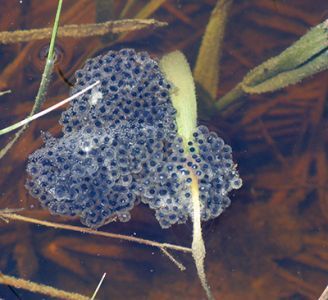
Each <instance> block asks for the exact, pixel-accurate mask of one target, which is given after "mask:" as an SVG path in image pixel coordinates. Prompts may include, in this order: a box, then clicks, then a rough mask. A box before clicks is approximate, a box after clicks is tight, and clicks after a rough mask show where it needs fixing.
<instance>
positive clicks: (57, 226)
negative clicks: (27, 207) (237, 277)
mask: <svg viewBox="0 0 328 300" xmlns="http://www.w3.org/2000/svg"><path fill="white" fill-rule="evenodd" d="M0 216H1V217H3V218H5V219H10V220H17V221H23V222H27V223H33V224H38V225H43V226H46V227H52V228H55V229H63V230H70V231H76V232H80V233H87V234H91V235H97V236H103V237H107V238H112V239H119V240H124V241H129V242H134V243H138V244H143V245H147V246H151V247H156V248H160V249H163V248H164V249H172V250H176V251H181V252H188V253H191V249H190V248H187V247H183V246H179V245H173V244H168V243H160V242H154V241H151V240H145V239H142V238H137V237H134V236H127V235H123V234H117V233H110V232H105V231H98V230H93V229H90V228H86V227H80V226H73V225H66V224H60V223H54V222H49V221H43V220H38V219H34V218H30V217H25V216H22V215H19V214H14V213H7V212H6V211H0Z"/></svg>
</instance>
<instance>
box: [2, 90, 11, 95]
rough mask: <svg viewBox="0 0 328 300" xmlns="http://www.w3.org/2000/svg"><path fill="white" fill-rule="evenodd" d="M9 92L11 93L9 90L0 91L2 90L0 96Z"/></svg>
mask: <svg viewBox="0 0 328 300" xmlns="http://www.w3.org/2000/svg"><path fill="white" fill-rule="evenodd" d="M10 93H11V90H6V91H2V92H0V96H3V95H6V94H10Z"/></svg>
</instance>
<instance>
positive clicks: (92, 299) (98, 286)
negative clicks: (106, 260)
mask: <svg viewBox="0 0 328 300" xmlns="http://www.w3.org/2000/svg"><path fill="white" fill-rule="evenodd" d="M105 277H106V273H104V274H103V276H102V277H101V279H100V281H99V283H98V285H97V287H96V289H95V291H94V293H93V295H92V297H91V299H90V300H94V299H95V298H96V295H97V293H98V291H99V289H100V286H101V285H102V283H103V281H104V279H105Z"/></svg>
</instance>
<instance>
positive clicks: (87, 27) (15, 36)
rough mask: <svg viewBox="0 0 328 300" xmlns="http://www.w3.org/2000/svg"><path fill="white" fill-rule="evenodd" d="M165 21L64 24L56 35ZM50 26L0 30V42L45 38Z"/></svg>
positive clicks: (93, 33)
mask: <svg viewBox="0 0 328 300" xmlns="http://www.w3.org/2000/svg"><path fill="white" fill-rule="evenodd" d="M166 25H167V23H166V22H159V21H157V20H154V19H149V20H142V19H133V20H130V19H127V20H118V21H108V22H104V23H97V24H83V25H77V24H72V25H65V26H61V27H59V28H58V33H57V36H58V37H71V38H81V37H88V36H100V35H105V34H107V33H123V32H129V31H133V30H140V29H144V28H149V27H150V28H152V27H162V26H166ZM51 31H52V28H50V27H49V28H42V29H31V30H16V31H3V32H0V44H1V43H2V44H10V43H19V42H28V41H32V40H42V39H47V38H49V37H50V36H51Z"/></svg>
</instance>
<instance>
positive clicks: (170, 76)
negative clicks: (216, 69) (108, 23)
mask: <svg viewBox="0 0 328 300" xmlns="http://www.w3.org/2000/svg"><path fill="white" fill-rule="evenodd" d="M160 67H161V70H162V71H163V73H164V74H165V76H166V79H167V80H168V81H169V82H170V83H171V84H172V85H173V88H172V93H171V100H172V103H173V106H174V108H175V109H176V110H177V115H176V123H177V128H178V135H179V136H180V137H182V139H183V144H184V148H185V151H186V153H187V155H188V152H187V151H189V148H188V142H189V141H192V140H193V133H194V132H195V131H196V126H197V102H196V93H195V84H194V79H193V77H192V73H191V70H190V67H189V64H188V62H187V60H186V58H185V56H184V55H183V54H182V53H181V52H179V51H175V52H172V53H169V54H167V55H165V56H164V57H163V58H162V59H161V61H160ZM191 178H192V183H191V195H192V197H191V199H192V208H193V216H192V219H193V241H192V246H191V248H192V256H193V258H194V261H195V265H196V269H197V273H198V276H199V279H200V282H201V284H202V286H203V288H204V290H205V292H206V294H207V297H208V299H214V298H213V296H212V294H211V290H210V288H209V286H208V283H207V280H206V275H205V268H204V259H205V255H206V250H205V245H204V240H203V237H202V227H201V203H200V200H199V187H198V178H197V176H196V175H195V174H194V173H193V172H192V170H191Z"/></svg>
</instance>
